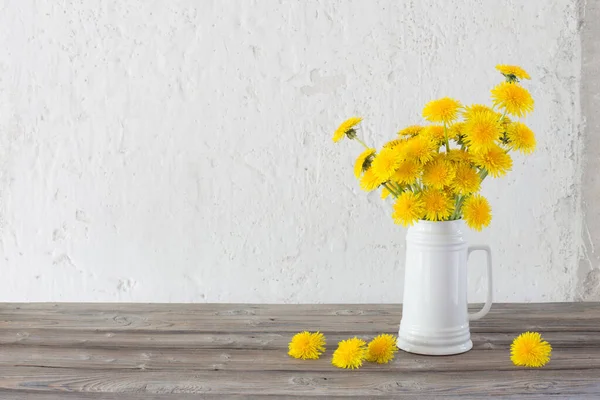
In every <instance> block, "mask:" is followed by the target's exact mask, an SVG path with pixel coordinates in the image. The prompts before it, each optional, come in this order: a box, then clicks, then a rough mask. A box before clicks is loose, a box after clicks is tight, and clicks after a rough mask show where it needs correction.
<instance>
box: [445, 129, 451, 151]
mask: <svg viewBox="0 0 600 400" xmlns="http://www.w3.org/2000/svg"><path fill="white" fill-rule="evenodd" d="M444 142H445V144H446V153H450V143H448V128H447V127H446V123H445V122H444Z"/></svg>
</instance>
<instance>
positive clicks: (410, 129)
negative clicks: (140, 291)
mask: <svg viewBox="0 0 600 400" xmlns="http://www.w3.org/2000/svg"><path fill="white" fill-rule="evenodd" d="M421 130H423V127H422V126H421V125H411V126H407V127H406V128H404V129H401V130H400V131H399V132H398V136H405V137H413V136H417V135H418V134H419V133H421Z"/></svg>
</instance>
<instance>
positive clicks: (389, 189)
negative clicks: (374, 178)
mask: <svg viewBox="0 0 600 400" xmlns="http://www.w3.org/2000/svg"><path fill="white" fill-rule="evenodd" d="M383 186H384V187H385V188H386V189H387V190H388V192H390V193H391V194H392V195H393V196H394V197H395V198H398V193H396V191H395V190H394V189H392V187H391V185H390V182H383Z"/></svg>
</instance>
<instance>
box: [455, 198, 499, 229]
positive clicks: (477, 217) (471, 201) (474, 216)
mask: <svg viewBox="0 0 600 400" xmlns="http://www.w3.org/2000/svg"><path fill="white" fill-rule="evenodd" d="M462 212H463V219H464V220H465V222H466V223H467V225H468V226H469V227H470V228H473V229H475V230H476V231H480V230H481V229H482V228H483V227H484V226H488V225H489V224H490V222H491V221H492V208H491V207H490V203H488V201H487V199H486V198H485V197H483V196H480V195H478V194H476V195H473V196H471V197H469V198H467V199H466V200H465V202H464V204H463V207H462Z"/></svg>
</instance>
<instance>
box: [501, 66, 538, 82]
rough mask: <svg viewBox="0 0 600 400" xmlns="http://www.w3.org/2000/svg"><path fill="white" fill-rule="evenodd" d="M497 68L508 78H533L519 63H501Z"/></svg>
mask: <svg viewBox="0 0 600 400" xmlns="http://www.w3.org/2000/svg"><path fill="white" fill-rule="evenodd" d="M496 69H497V70H498V71H500V73H501V74H502V75H504V76H505V77H507V78H508V79H512V80H514V79H515V78H517V79H531V77H530V76H529V74H528V73H527V71H525V70H524V69H523V68H521V67H519V66H517V65H506V64H499V65H496Z"/></svg>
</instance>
